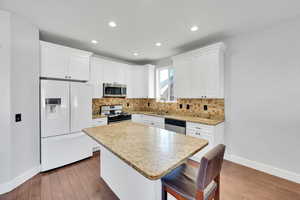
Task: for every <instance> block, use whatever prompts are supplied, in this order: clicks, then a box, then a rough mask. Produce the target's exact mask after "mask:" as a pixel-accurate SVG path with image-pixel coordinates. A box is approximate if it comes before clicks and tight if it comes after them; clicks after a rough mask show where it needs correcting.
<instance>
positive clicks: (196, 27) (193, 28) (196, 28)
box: [191, 26, 199, 32]
mask: <svg viewBox="0 0 300 200" xmlns="http://www.w3.org/2000/svg"><path fill="white" fill-rule="evenodd" d="M198 29H199V28H198V26H192V27H191V31H192V32H195V31H198Z"/></svg>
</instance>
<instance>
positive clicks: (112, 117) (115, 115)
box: [100, 105, 131, 123]
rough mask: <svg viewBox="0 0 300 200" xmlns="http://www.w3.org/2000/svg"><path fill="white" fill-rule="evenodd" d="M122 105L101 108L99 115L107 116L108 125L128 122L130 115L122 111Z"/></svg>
mask: <svg viewBox="0 0 300 200" xmlns="http://www.w3.org/2000/svg"><path fill="white" fill-rule="evenodd" d="M122 109H123V106H122V105H111V106H101V108H100V113H101V115H106V116H107V121H108V123H112V122H119V121H123V120H130V119H131V114H129V113H126V112H123V111H122Z"/></svg>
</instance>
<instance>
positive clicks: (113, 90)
mask: <svg viewBox="0 0 300 200" xmlns="http://www.w3.org/2000/svg"><path fill="white" fill-rule="evenodd" d="M126 93H127V88H126V85H123V84H118V83H103V97H126Z"/></svg>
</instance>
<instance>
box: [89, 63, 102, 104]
mask: <svg viewBox="0 0 300 200" xmlns="http://www.w3.org/2000/svg"><path fill="white" fill-rule="evenodd" d="M103 73H104V72H103V61H102V59H100V58H96V57H91V77H90V81H89V83H90V84H91V85H92V87H93V98H102V97H103V83H104V79H103V76H104V74H103Z"/></svg>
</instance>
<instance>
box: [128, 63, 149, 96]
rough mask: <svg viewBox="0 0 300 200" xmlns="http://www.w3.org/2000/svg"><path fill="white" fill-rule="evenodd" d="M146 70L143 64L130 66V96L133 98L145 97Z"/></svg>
mask: <svg viewBox="0 0 300 200" xmlns="http://www.w3.org/2000/svg"><path fill="white" fill-rule="evenodd" d="M147 80H148V79H147V70H146V68H145V66H133V67H132V89H133V90H132V96H133V98H147V97H148V84H147Z"/></svg>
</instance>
